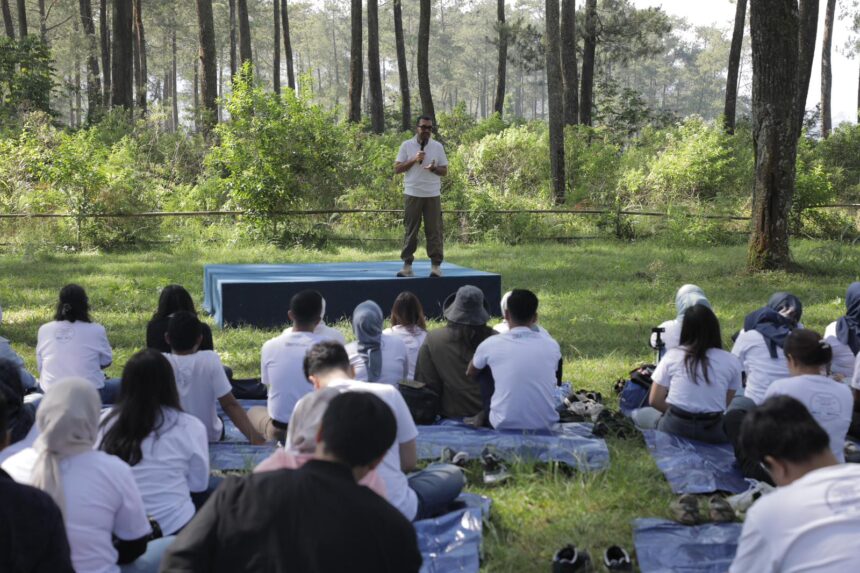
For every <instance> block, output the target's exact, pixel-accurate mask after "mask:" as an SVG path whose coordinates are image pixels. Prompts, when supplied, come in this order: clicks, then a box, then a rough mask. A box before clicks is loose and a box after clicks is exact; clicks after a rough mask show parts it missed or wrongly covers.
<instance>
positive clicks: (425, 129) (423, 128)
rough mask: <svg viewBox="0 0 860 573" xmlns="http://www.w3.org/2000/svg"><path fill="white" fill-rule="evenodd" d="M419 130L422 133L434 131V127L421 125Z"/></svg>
mask: <svg viewBox="0 0 860 573" xmlns="http://www.w3.org/2000/svg"><path fill="white" fill-rule="evenodd" d="M418 129H420V130H422V131H427V130H428V129H433V126H432V125H419V126H418Z"/></svg>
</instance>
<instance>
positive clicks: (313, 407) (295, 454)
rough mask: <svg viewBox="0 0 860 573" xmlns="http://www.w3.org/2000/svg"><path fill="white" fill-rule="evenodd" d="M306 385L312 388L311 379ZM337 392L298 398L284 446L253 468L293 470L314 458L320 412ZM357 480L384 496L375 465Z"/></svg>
mask: <svg viewBox="0 0 860 573" xmlns="http://www.w3.org/2000/svg"><path fill="white" fill-rule="evenodd" d="M308 387H310V388H311V390H313V387H312V386H311V384H310V382H308ZM339 395H340V390H338V389H337V388H323V389H322V390H318V391H316V392H312V393H311V394H310V395H309V396H307V397H306V398H304V399H302V400H301V401H300V407H298V408H296V409H295V410H294V411H293V416H292V418H290V427H289V428H288V429H287V436H286V441H285V443H284V447H283V448H278V449H277V450H275V453H273V454H272V455H271V456H269V457H268V458H266V459H265V460H263V461H262V462H260V465H258V466H257V467H256V468H254V472H270V471H274V470H295V469H298V468H300V467H302V466H303V465H304V464H305V463H306V462H307V461H309V460H312V459H314V456H315V455H316V449H317V432H318V430H319V427H320V424H322V419H323V415H324V414H325V411H326V409H327V408H328V405H329V403H331V401H332V400H333V399H334V397H335V396H339ZM358 483H360V484H361V485H364V486H367V487H369V488H370V489H371V490H373V491H375V492H376V493H377V494H378V495H379V496H380V497H384V498H387V497H388V496H387V493H386V491H385V483H384V482H383V481H382V478H381V477H380V476H379V472H377V471H376V469H372V470H370V471H369V472H367V474H366V475H365V476H364V477H363V478H361V479H360V480H359V481H358Z"/></svg>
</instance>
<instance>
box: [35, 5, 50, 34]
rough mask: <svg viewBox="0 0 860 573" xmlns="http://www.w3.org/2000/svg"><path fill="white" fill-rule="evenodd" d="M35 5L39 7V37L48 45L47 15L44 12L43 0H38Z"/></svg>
mask: <svg viewBox="0 0 860 573" xmlns="http://www.w3.org/2000/svg"><path fill="white" fill-rule="evenodd" d="M37 6H38V7H39V38H41V40H42V42H43V43H44V44H45V45H48V23H47V21H48V15H47V14H46V12H45V0H39V1H38V2H37Z"/></svg>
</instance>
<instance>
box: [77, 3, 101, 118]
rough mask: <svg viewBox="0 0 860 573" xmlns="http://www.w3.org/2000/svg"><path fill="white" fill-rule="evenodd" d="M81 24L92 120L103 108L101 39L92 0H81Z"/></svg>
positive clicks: (88, 102) (89, 115)
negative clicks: (98, 35) (97, 30)
mask: <svg viewBox="0 0 860 573" xmlns="http://www.w3.org/2000/svg"><path fill="white" fill-rule="evenodd" d="M79 5H80V11H81V26H82V27H83V29H84V34H85V35H86V37H87V45H88V46H87V48H88V49H87V121H89V122H92V121H93V120H94V119H95V118H96V116H97V115H98V111H99V109H100V108H101V103H102V95H101V78H100V77H99V56H98V53H99V41H98V38H96V23H95V21H94V20H93V6H92V2H90V0H80V2H79Z"/></svg>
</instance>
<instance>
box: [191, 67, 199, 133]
mask: <svg viewBox="0 0 860 573" xmlns="http://www.w3.org/2000/svg"><path fill="white" fill-rule="evenodd" d="M192 85H193V86H194V90H193V91H192V94H193V99H192V100H191V102H192V106H193V111H194V131H199V130H200V62H194V78H193V81H192Z"/></svg>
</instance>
